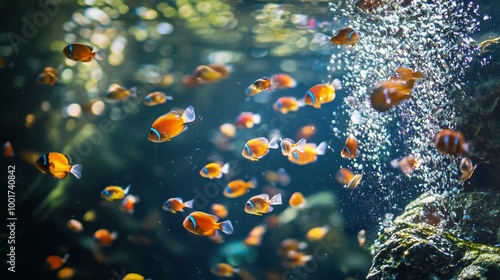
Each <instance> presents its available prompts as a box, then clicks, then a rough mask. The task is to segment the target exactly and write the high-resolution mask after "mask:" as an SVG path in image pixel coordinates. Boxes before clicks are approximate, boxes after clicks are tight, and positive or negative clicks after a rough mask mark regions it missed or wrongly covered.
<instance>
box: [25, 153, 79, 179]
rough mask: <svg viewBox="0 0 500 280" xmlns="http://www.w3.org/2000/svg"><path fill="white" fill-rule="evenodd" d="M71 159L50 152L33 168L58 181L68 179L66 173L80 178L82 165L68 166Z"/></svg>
mask: <svg viewBox="0 0 500 280" xmlns="http://www.w3.org/2000/svg"><path fill="white" fill-rule="evenodd" d="M70 163H71V159H70V158H69V157H68V156H67V155H65V154H61V153H56V152H51V153H48V154H45V155H43V156H41V157H40V158H39V159H38V160H37V161H36V162H35V166H36V168H38V170H40V171H42V173H45V174H50V175H52V176H54V177H55V178H58V179H64V178H66V177H68V173H71V174H73V175H75V177H76V178H77V179H80V178H81V177H82V165H81V164H75V165H73V166H71V165H70Z"/></svg>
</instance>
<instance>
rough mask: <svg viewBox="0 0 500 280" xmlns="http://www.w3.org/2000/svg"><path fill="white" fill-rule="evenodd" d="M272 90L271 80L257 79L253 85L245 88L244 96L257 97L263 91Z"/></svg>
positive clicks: (266, 78) (265, 78)
mask: <svg viewBox="0 0 500 280" xmlns="http://www.w3.org/2000/svg"><path fill="white" fill-rule="evenodd" d="M271 89H273V87H272V83H271V79H270V78H268V77H263V78H260V79H257V80H256V81H255V82H254V83H253V84H251V85H250V86H248V87H247V89H246V90H245V94H246V95H248V96H254V95H257V94H259V93H261V92H263V91H265V90H271Z"/></svg>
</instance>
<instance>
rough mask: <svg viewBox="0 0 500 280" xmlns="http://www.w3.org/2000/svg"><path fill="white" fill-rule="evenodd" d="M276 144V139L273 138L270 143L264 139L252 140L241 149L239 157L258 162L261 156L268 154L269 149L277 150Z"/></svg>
mask: <svg viewBox="0 0 500 280" xmlns="http://www.w3.org/2000/svg"><path fill="white" fill-rule="evenodd" d="M278 147H279V146H278V143H277V142H276V137H273V139H271V141H269V140H267V139H266V138H264V137H259V138H253V139H250V140H248V142H247V143H246V144H245V146H244V147H243V150H242V151H241V155H242V156H243V157H244V158H246V159H249V160H251V161H258V160H259V159H260V158H262V157H263V156H265V155H267V153H269V149H277V148H278Z"/></svg>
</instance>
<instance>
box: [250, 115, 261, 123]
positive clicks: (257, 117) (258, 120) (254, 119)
mask: <svg viewBox="0 0 500 280" xmlns="http://www.w3.org/2000/svg"><path fill="white" fill-rule="evenodd" d="M261 120H262V118H261V117H260V115H259V114H254V115H253V116H252V121H253V123H254V124H259V123H260V121H261Z"/></svg>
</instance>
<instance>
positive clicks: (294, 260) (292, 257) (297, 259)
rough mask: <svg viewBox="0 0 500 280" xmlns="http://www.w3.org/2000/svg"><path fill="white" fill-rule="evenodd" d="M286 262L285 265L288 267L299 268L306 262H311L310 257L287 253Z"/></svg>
mask: <svg viewBox="0 0 500 280" xmlns="http://www.w3.org/2000/svg"><path fill="white" fill-rule="evenodd" d="M286 257H287V261H286V262H285V265H286V266H288V267H299V266H304V265H305V264H306V263H307V262H309V261H310V260H312V256H311V255H306V254H304V253H300V252H296V251H289V252H288V253H287V255H286Z"/></svg>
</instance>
